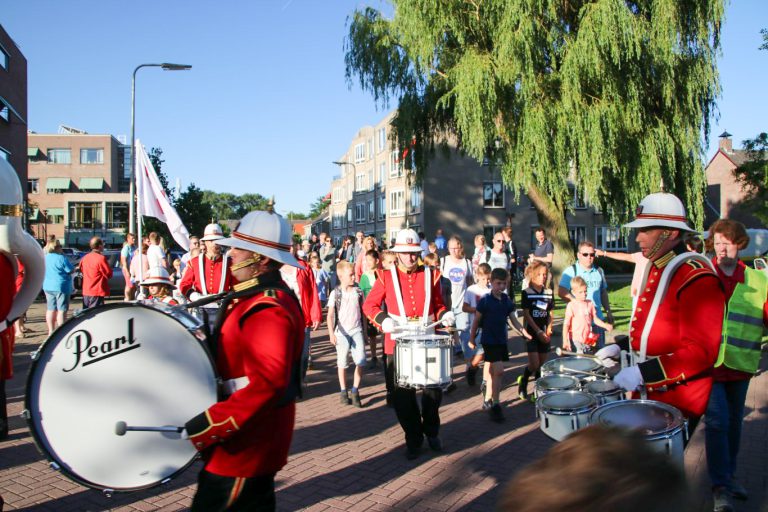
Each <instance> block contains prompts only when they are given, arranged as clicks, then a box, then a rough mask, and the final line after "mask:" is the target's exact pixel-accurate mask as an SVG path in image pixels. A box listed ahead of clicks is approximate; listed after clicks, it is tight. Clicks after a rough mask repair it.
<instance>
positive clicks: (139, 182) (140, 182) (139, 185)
mask: <svg viewBox="0 0 768 512" xmlns="http://www.w3.org/2000/svg"><path fill="white" fill-rule="evenodd" d="M138 145H139V141H137V140H134V141H133V154H134V155H136V150H137V149H138V148H137V146H138ZM133 165H134V166H135V167H134V169H133V171H134V174H133V175H134V176H135V177H136V227H137V228H138V235H139V283H138V284H137V286H138V288H139V291H138V295H141V282H142V281H144V251H143V249H144V237H143V236H142V234H141V232H142V229H141V212H142V209H141V196H142V195H144V187H145V186H146V183H144V179H145V176H144V173H143V172H141V169H139V162H138V160H137V159H136V158H135V157H134V159H133Z"/></svg>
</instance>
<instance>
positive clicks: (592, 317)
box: [563, 276, 613, 354]
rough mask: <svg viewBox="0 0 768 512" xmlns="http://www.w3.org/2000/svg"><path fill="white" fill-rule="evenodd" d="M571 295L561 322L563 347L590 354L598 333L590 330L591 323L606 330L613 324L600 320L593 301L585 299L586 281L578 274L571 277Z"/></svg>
mask: <svg viewBox="0 0 768 512" xmlns="http://www.w3.org/2000/svg"><path fill="white" fill-rule="evenodd" d="M571 295H573V296H574V299H573V300H571V301H569V302H568V306H566V308H565V321H564V322H563V348H564V349H565V350H572V348H575V349H576V352H578V353H579V354H590V353H592V349H593V348H594V346H595V343H596V342H597V338H598V337H599V335H597V334H594V333H593V332H592V324H594V325H597V326H598V327H602V328H603V329H605V330H606V331H608V332H611V331H612V330H613V325H611V324H609V323H607V322H604V321H603V320H600V318H599V317H598V316H597V311H596V310H595V303H594V302H592V301H591V300H589V299H587V282H586V281H585V280H584V279H583V278H582V277H580V276H576V277H574V278H572V279H571Z"/></svg>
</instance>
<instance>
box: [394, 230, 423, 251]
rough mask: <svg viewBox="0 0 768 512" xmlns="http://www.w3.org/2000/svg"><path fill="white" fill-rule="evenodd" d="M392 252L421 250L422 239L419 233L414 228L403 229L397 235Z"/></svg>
mask: <svg viewBox="0 0 768 512" xmlns="http://www.w3.org/2000/svg"><path fill="white" fill-rule="evenodd" d="M390 251H392V252H421V240H420V239H419V235H418V233H416V231H414V230H412V229H401V230H400V231H398V232H397V236H396V237H395V245H393V246H392V248H391V249H390Z"/></svg>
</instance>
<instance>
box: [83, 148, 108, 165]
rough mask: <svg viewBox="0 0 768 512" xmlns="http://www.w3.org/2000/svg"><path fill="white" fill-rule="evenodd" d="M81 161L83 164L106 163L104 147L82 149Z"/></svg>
mask: <svg viewBox="0 0 768 512" xmlns="http://www.w3.org/2000/svg"><path fill="white" fill-rule="evenodd" d="M80 163H81V164H86V165H90V164H103V163H104V149H103V148H83V149H81V150H80Z"/></svg>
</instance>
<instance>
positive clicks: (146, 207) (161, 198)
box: [135, 140, 189, 251]
mask: <svg viewBox="0 0 768 512" xmlns="http://www.w3.org/2000/svg"><path fill="white" fill-rule="evenodd" d="M135 161H136V202H137V208H136V210H137V211H138V214H139V215H146V216H147V217H154V218H156V219H157V220H160V221H162V222H165V224H166V225H167V226H168V230H169V231H170V232H171V236H173V239H174V240H176V243H177V244H179V245H180V246H181V247H183V248H184V250H185V251H189V231H187V228H186V227H184V223H183V222H181V218H180V217H179V214H178V213H176V209H175V208H174V207H173V206H171V203H170V201H168V196H166V195H165V190H163V186H162V185H161V184H160V179H159V178H158V177H157V173H156V172H155V168H154V167H152V162H151V161H150V160H149V156H148V155H147V152H146V151H144V147H143V146H142V145H141V142H140V141H139V140H136V157H135ZM139 222H141V220H139Z"/></svg>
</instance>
